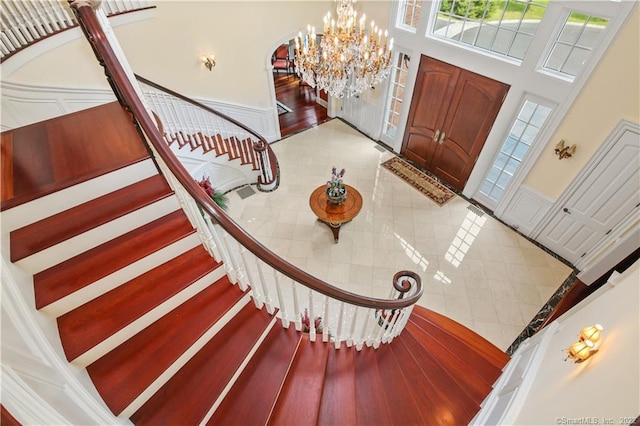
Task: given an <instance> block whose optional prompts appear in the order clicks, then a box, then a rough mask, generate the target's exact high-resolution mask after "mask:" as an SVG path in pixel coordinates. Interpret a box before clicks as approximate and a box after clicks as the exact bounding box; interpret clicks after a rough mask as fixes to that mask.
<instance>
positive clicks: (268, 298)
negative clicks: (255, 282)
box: [255, 258, 275, 315]
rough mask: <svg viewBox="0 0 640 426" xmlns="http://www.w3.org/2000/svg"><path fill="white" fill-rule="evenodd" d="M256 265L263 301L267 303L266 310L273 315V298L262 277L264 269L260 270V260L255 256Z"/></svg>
mask: <svg viewBox="0 0 640 426" xmlns="http://www.w3.org/2000/svg"><path fill="white" fill-rule="evenodd" d="M255 263H256V267H257V268H258V275H259V276H260V285H261V286H262V294H264V299H265V303H266V305H267V312H269V313H270V314H272V315H273V312H274V311H275V309H274V306H273V300H272V299H271V294H270V293H269V288H268V287H267V283H266V281H265V279H264V271H263V270H262V261H260V259H257V258H256V261H255Z"/></svg>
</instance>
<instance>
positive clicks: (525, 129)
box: [480, 100, 552, 203]
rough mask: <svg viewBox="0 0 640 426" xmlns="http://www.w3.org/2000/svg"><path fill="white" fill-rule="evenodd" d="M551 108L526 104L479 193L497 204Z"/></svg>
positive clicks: (529, 101) (529, 102)
mask: <svg viewBox="0 0 640 426" xmlns="http://www.w3.org/2000/svg"><path fill="white" fill-rule="evenodd" d="M551 110H552V109H551V107H549V106H544V105H540V104H537V103H536V102H533V101H531V100H526V101H525V102H524V104H523V105H522V108H521V109H520V112H519V113H518V117H517V118H516V120H515V122H514V123H513V125H512V126H511V130H510V131H509V134H508V135H507V139H506V140H505V141H504V143H503V144H502V148H500V152H499V153H498V156H497V157H496V159H495V161H494V162H493V166H492V167H491V169H489V173H487V176H486V177H485V179H484V182H483V183H482V186H481V187H480V193H481V194H482V195H484V196H485V197H488V198H489V199H491V200H492V201H494V202H496V203H497V202H498V201H499V200H500V197H502V194H503V193H504V191H505V189H506V188H507V185H509V182H511V179H512V178H513V175H514V174H515V173H516V170H518V167H519V166H520V164H521V163H522V161H523V159H524V158H525V155H526V154H527V152H528V151H529V148H530V147H531V145H532V144H533V143H534V142H535V140H536V138H537V136H538V133H539V132H540V129H541V128H542V126H543V125H544V123H545V121H546V120H547V117H549V113H551Z"/></svg>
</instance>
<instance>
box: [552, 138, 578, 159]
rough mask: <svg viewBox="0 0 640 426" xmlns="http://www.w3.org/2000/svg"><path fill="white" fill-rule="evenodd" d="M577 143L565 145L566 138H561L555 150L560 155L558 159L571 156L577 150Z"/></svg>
mask: <svg viewBox="0 0 640 426" xmlns="http://www.w3.org/2000/svg"><path fill="white" fill-rule="evenodd" d="M576 148H577V147H576V144H573V145H571V146H565V145H564V139H561V140H560V142H558V144H557V145H556V148H555V149H554V152H555V153H556V155H557V156H558V159H560V160H562V159H563V158H571V156H572V155H573V153H574V152H576Z"/></svg>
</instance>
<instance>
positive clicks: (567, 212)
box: [562, 207, 571, 214]
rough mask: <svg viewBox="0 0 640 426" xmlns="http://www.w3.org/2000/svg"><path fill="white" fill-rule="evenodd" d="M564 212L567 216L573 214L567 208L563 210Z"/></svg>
mask: <svg viewBox="0 0 640 426" xmlns="http://www.w3.org/2000/svg"><path fill="white" fill-rule="evenodd" d="M562 211H563V212H565V213H566V214H571V212H570V211H569V209H568V208H566V207H565V208H564V209H562Z"/></svg>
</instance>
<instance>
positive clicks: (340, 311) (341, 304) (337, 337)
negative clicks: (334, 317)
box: [335, 302, 344, 349]
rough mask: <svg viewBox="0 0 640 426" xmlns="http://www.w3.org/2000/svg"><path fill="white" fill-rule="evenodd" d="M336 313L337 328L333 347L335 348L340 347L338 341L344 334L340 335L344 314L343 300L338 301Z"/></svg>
mask: <svg viewBox="0 0 640 426" xmlns="http://www.w3.org/2000/svg"><path fill="white" fill-rule="evenodd" d="M339 309H340V310H339V314H338V328H337V330H336V339H335V347H336V349H340V342H341V341H343V340H344V336H343V335H342V318H343V315H344V302H340V308H339Z"/></svg>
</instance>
